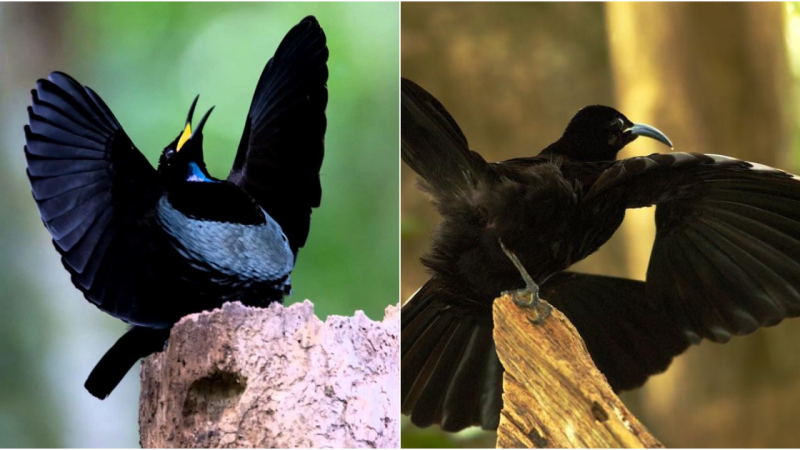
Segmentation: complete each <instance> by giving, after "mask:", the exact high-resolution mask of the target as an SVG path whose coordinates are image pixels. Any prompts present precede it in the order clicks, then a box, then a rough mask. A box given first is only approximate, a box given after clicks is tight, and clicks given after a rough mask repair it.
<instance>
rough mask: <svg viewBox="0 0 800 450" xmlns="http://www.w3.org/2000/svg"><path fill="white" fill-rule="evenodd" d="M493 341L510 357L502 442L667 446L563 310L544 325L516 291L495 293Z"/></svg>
mask: <svg viewBox="0 0 800 450" xmlns="http://www.w3.org/2000/svg"><path fill="white" fill-rule="evenodd" d="M493 314H494V340H495V344H496V345H497V355H498V356H499V357H500V362H502V363H503V367H504V368H505V373H504V374H503V410H502V411H501V413H500V426H499V427H498V429H497V447H498V448H534V447H537V448H576V447H578V448H580V447H583V448H620V447H624V448H660V447H661V444H660V443H659V442H658V440H656V439H655V438H654V437H653V436H652V435H650V433H649V432H648V431H647V429H645V427H644V426H643V425H642V424H641V423H639V421H638V420H637V419H636V417H634V416H633V415H632V414H631V413H630V411H628V409H627V408H626V407H625V405H624V404H623V403H622V401H620V399H619V398H618V397H617V396H616V395H615V394H614V391H613V390H612V389H611V386H609V385H608V382H607V381H606V378H605V376H603V374H601V373H600V371H599V370H597V367H595V365H594V363H593V362H592V358H591V356H589V352H588V351H587V350H586V345H585V344H584V342H583V339H581V337H580V335H579V334H578V330H576V329H575V327H574V326H573V325H572V324H571V323H570V322H569V320H568V319H567V318H566V316H564V315H563V314H562V313H561V312H560V311H558V310H557V309H555V308H554V309H553V314H552V315H551V316H550V317H549V318H547V319H546V320H545V321H544V322H543V323H541V324H534V323H532V322H531V320H532V312H531V311H530V310H526V309H523V308H520V307H518V306H517V305H515V304H514V301H513V300H512V299H511V297H510V296H508V295H504V296H503V297H501V298H499V299H497V300H495V302H494V307H493Z"/></svg>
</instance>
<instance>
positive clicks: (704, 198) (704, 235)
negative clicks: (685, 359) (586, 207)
mask: <svg viewBox="0 0 800 450" xmlns="http://www.w3.org/2000/svg"><path fill="white" fill-rule="evenodd" d="M595 196H596V197H602V196H607V197H606V198H616V199H617V200H621V201H623V202H624V203H625V204H626V206H627V207H629V208H637V207H643V206H648V205H657V208H656V227H657V233H656V240H655V244H654V246H653V252H652V255H651V257H650V265H649V267H648V270H647V300H648V302H650V303H651V304H652V305H653V307H656V308H658V309H659V310H660V311H662V313H663V314H664V315H665V316H667V317H670V318H671V319H672V320H674V321H675V323H676V324H677V326H678V327H679V328H680V329H681V330H682V331H683V332H684V333H685V334H686V336H687V337H688V338H689V339H690V340H691V341H692V342H698V341H699V340H700V339H702V338H707V339H710V340H712V341H716V342H726V341H728V340H729V339H730V338H731V336H734V335H744V334H748V333H751V332H753V331H755V330H756V329H758V328H759V327H762V326H770V325H775V324H777V323H778V322H780V321H781V320H783V319H784V318H787V317H797V316H799V315H800V179H798V178H797V177H795V176H793V175H791V174H788V173H786V172H783V171H780V170H777V169H773V168H771V167H766V166H763V165H760V164H755V163H750V162H746V161H741V160H737V159H733V158H728V157H725V156H718V155H703V154H695V153H670V154H656V155H650V156H646V157H638V158H630V159H626V160H623V161H620V162H618V163H617V164H615V165H614V166H612V167H611V168H609V169H608V170H606V172H605V173H603V175H602V176H601V177H600V178H599V179H598V180H597V182H596V183H595V184H594V186H593V187H592V188H591V191H590V193H589V194H588V196H587V198H589V199H590V198H592V197H595Z"/></svg>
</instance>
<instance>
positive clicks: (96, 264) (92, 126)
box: [25, 72, 163, 323]
mask: <svg viewBox="0 0 800 450" xmlns="http://www.w3.org/2000/svg"><path fill="white" fill-rule="evenodd" d="M31 96H32V103H31V106H30V107H29V108H28V115H29V122H30V124H29V125H28V126H26V127H25V140H26V144H27V145H26V146H25V158H26V159H27V162H28V177H29V179H30V182H31V190H32V191H33V197H34V199H35V200H36V203H37V205H38V206H39V213H40V214H41V216H42V220H43V221H44V223H45V226H46V227H47V230H48V231H49V232H50V234H51V235H52V237H53V243H54V244H55V246H56V249H57V250H58V251H59V253H61V256H62V260H63V262H64V266H65V267H66V268H67V270H68V271H69V272H70V274H71V275H72V282H73V283H74V284H75V286H76V287H77V288H79V289H80V290H81V291H82V292H83V293H84V295H85V296H86V298H87V299H89V300H90V301H91V302H92V303H94V304H95V305H97V307H99V308H100V309H102V310H104V311H106V312H108V313H109V314H111V315H114V316H115V317H119V318H121V319H123V320H126V321H132V322H140V323H146V322H148V321H149V318H146V317H142V316H141V312H139V311H138V309H137V306H136V305H135V304H134V299H133V298H132V295H133V289H132V287H133V286H135V285H136V279H135V272H136V270H137V269H138V268H139V267H137V261H135V258H134V255H133V253H132V245H131V244H130V243H131V242H134V241H136V240H137V239H138V240H139V241H140V242H147V241H149V238H148V236H144V235H142V234H141V233H140V231H141V228H140V227H137V226H135V224H136V223H137V222H138V221H140V220H141V219H142V218H143V216H144V215H145V214H146V213H147V211H148V210H149V209H150V208H152V207H153V206H154V205H155V204H156V201H157V199H158V198H159V196H160V195H161V193H162V192H163V184H162V182H161V178H160V175H159V174H158V173H157V172H156V170H155V169H153V167H152V166H151V165H150V163H149V162H148V161H147V159H146V158H145V157H144V155H142V154H141V153H140V152H139V150H138V149H137V148H136V147H135V146H134V145H133V143H132V142H131V140H130V139H129V138H128V135H127V134H125V131H124V130H123V129H122V126H120V124H119V122H118V121H117V119H116V118H115V117H114V114H112V113H111V110H109V108H108V106H106V104H105V103H104V102H103V100H102V99H100V97H99V96H98V95H97V94H96V93H95V92H94V91H92V90H91V89H90V88H88V87H84V86H82V85H81V84H80V83H78V82H77V81H75V80H74V79H73V78H71V77H70V76H69V75H66V74H63V73H60V72H53V73H51V74H50V76H49V77H48V79H46V80H39V81H38V82H37V84H36V89H35V90H33V91H32V92H31ZM136 246H139V245H138V244H137V245H136ZM139 262H140V263H146V262H141V261H139Z"/></svg>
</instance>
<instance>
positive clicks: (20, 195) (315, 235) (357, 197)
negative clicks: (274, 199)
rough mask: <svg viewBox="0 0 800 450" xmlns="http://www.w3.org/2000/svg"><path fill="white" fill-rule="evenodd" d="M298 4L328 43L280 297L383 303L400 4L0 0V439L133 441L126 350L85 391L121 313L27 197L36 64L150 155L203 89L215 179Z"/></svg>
mask: <svg viewBox="0 0 800 450" xmlns="http://www.w3.org/2000/svg"><path fill="white" fill-rule="evenodd" d="M309 14H314V15H316V16H317V18H318V19H319V21H320V23H321V24H322V27H323V28H324V29H325V32H326V34H327V37H328V47H329V48H330V55H331V56H330V61H329V63H328V66H329V69H330V79H329V82H328V88H329V93H330V101H329V105H328V110H327V111H328V132H327V135H326V156H325V162H324V164H323V166H322V186H323V192H324V194H323V200H322V207H321V208H319V209H318V210H316V211H315V212H314V215H313V219H312V230H311V235H310V238H309V241H308V243H307V245H306V247H305V248H304V249H303V250H302V251H301V252H300V257H299V258H298V262H297V267H296V269H295V272H294V274H293V275H292V280H293V284H294V296H293V297H292V298H291V299H289V300H288V302H289V303H291V302H296V301H302V300H303V299H305V298H309V299H311V300H312V301H314V302H315V304H316V311H317V314H318V315H319V316H321V317H323V318H324V317H325V316H327V315H328V314H341V315H352V314H353V312H354V310H356V309H362V310H364V311H365V312H366V313H367V315H368V316H370V317H371V318H373V319H381V318H382V317H383V309H384V308H385V307H386V305H388V304H391V303H394V302H396V299H397V292H398V284H399V281H398V279H397V274H398V271H399V263H398V261H399V249H398V223H399V199H398V181H399V168H398V159H399V157H398V142H399V131H398V121H399V99H398V79H397V74H398V73H399V55H398V52H399V31H400V30H399V7H398V5H397V3H381V4H376V3H324V4H314V3H268V4H266V3H265V4H258V3H241V4H237V3H202V4H199V3H197V4H195V3H163V4H162V3H147V4H136V3H124V4H100V3H57V4H53V3H51V4H45V3H37V4H33V3H7V4H0V143H2V147H0V149H1V150H0V158H1V159H2V163H1V164H0V192H2V195H0V211H2V214H0V218H2V219H0V249H2V250H1V251H0V289H2V297H3V298H2V308H3V310H2V313H0V447H136V446H138V426H137V417H138V392H139V380H138V378H139V370H138V366H137V368H136V369H134V370H131V371H130V372H129V373H128V376H127V377H126V378H125V380H124V381H123V382H122V384H121V385H120V387H119V388H118V389H117V390H116V391H114V393H113V394H112V395H111V396H110V397H109V398H108V399H107V400H105V401H102V402H101V401H99V400H97V399H95V398H94V397H92V396H90V395H89V394H88V393H87V392H86V391H85V390H84V389H83V383H84V381H85V379H86V376H87V375H88V374H89V372H90V370H91V369H92V367H93V366H94V364H95V363H96V362H97V361H98V360H99V359H100V357H101V356H102V355H103V353H104V352H105V351H106V350H107V349H108V348H109V347H110V346H111V345H112V344H113V343H114V342H115V340H116V339H117V338H118V337H119V336H120V335H122V333H123V331H124V330H125V326H124V324H123V323H122V322H120V321H118V320H115V319H113V318H111V317H110V316H107V315H106V314H103V313H101V312H100V311H99V310H97V309H96V308H95V307H94V306H92V305H91V304H90V303H89V302H87V301H85V300H84V298H83V296H82V295H81V294H80V293H79V292H78V291H77V290H76V289H75V288H74V287H73V286H72V284H71V283H70V281H69V276H68V274H67V272H66V271H65V270H64V269H63V267H62V266H61V263H60V261H59V258H58V254H57V253H56V251H55V250H54V249H53V247H52V244H51V243H50V237H49V235H48V233H47V231H46V230H45V228H44V227H43V226H42V224H41V220H40V218H39V213H38V211H37V209H36V206H35V204H34V202H33V199H32V198H31V195H30V186H29V184H28V180H27V178H26V176H25V160H24V156H23V151H22V148H23V145H24V142H23V138H24V136H23V131H22V128H23V125H25V123H26V122H27V114H26V107H27V106H28V105H29V104H30V94H29V91H30V89H32V88H33V87H34V85H35V82H36V80H37V79H38V78H42V77H46V76H47V74H48V73H49V72H50V71H53V70H61V71H64V72H67V73H69V74H70V75H72V76H73V77H75V78H76V79H77V80H79V81H80V82H82V83H84V84H86V85H89V86H91V87H92V88H93V89H94V90H95V91H96V92H97V93H98V94H99V95H100V96H101V97H103V99H104V100H105V102H106V103H107V104H108V105H109V107H110V108H111V109H112V110H113V111H114V113H115V115H116V117H117V119H118V120H119V121H120V123H122V125H123V126H124V127H125V129H126V131H127V132H128V134H129V135H130V136H131V138H132V139H133V141H134V142H135V143H136V145H137V146H138V147H139V148H140V149H141V150H142V151H143V152H144V153H145V155H146V156H147V158H148V159H149V160H150V162H151V163H152V164H154V165H155V164H156V163H157V161H158V155H159V154H160V152H161V150H162V149H163V148H164V147H165V146H166V145H167V144H168V143H169V142H170V141H172V139H174V138H175V135H176V134H177V133H178V132H179V131H180V129H181V128H182V127H183V120H184V119H185V117H186V112H187V111H188V108H189V105H190V103H191V101H192V99H193V98H194V96H195V94H198V93H199V94H201V95H200V103H199V107H198V109H199V110H202V111H204V110H205V109H207V108H208V107H210V106H211V105H216V110H215V112H214V114H213V115H212V116H211V118H210V120H209V122H208V125H207V126H206V129H205V133H204V134H205V136H206V138H205V148H206V151H205V156H206V161H207V162H208V167H209V170H210V172H211V173H212V174H214V175H216V176H219V177H224V176H225V175H226V174H227V172H228V170H229V169H230V166H231V164H232V163H233V157H234V154H235V151H236V148H237V145H238V142H239V138H240V136H241V133H242V129H243V128H244V119H245V117H246V115H247V110H248V108H249V106H250V100H251V98H252V95H253V91H254V89H255V85H256V82H257V81H258V77H259V75H260V74H261V71H262V69H263V68H264V65H265V64H266V62H267V60H268V59H269V58H270V57H271V56H272V54H273V52H274V51H275V49H276V48H277V46H278V43H279V42H280V40H281V39H282V38H283V36H284V35H285V34H286V33H287V32H288V31H289V29H290V28H291V27H292V26H294V25H295V24H296V23H297V22H299V21H300V20H301V19H302V18H303V17H305V16H306V15H309Z"/></svg>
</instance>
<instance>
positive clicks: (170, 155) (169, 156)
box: [164, 148, 175, 159]
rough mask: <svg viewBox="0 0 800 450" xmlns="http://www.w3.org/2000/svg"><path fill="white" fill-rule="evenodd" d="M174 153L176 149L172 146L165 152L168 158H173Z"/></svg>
mask: <svg viewBox="0 0 800 450" xmlns="http://www.w3.org/2000/svg"><path fill="white" fill-rule="evenodd" d="M174 154H175V150H172V149H171V148H170V149H167V151H166V152H165V153H164V157H165V158H167V159H170V158H172V155H174Z"/></svg>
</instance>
